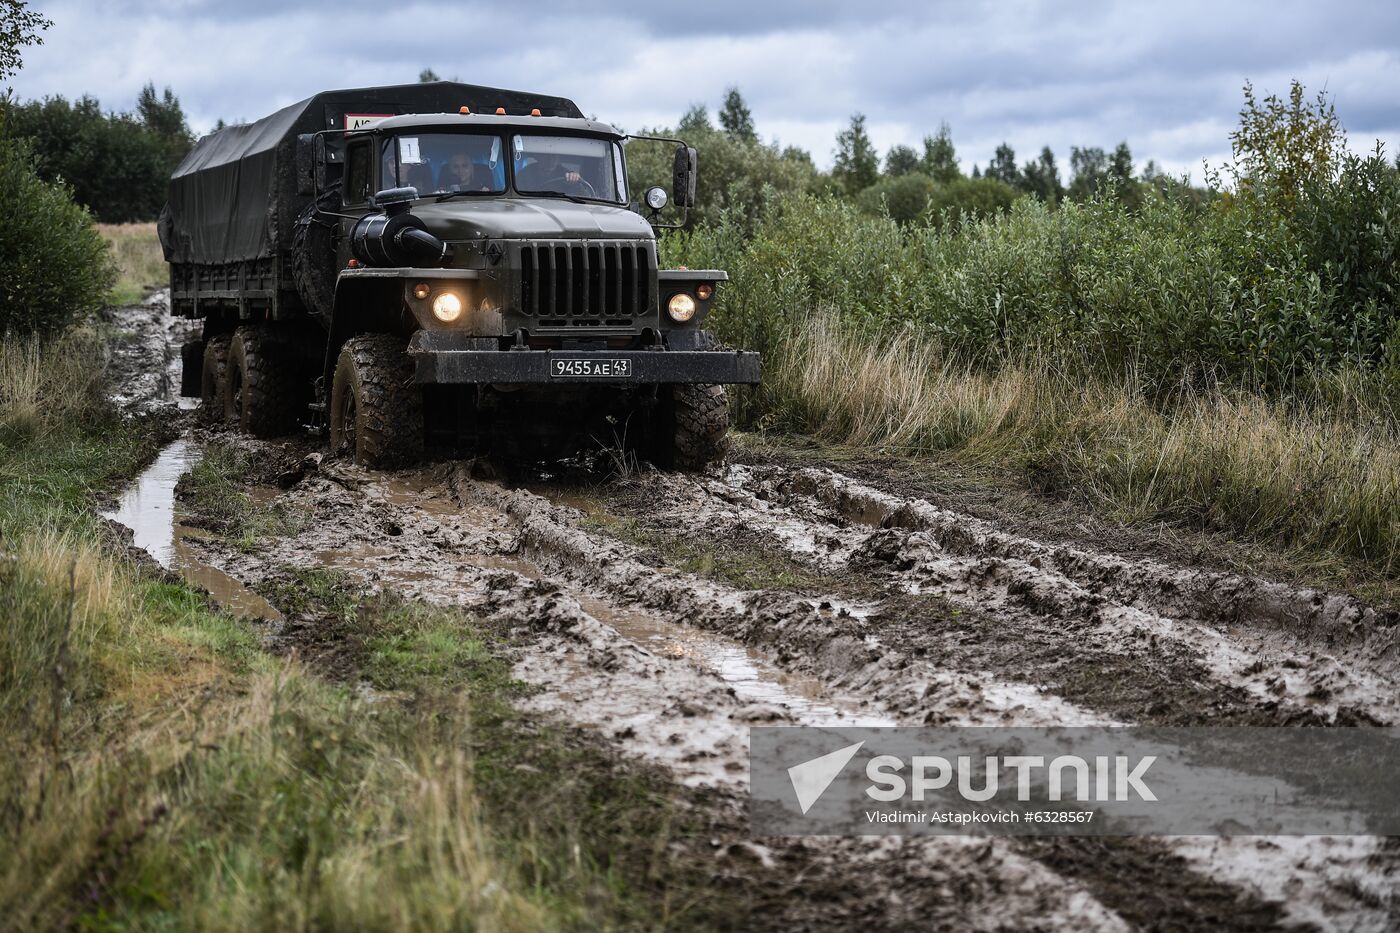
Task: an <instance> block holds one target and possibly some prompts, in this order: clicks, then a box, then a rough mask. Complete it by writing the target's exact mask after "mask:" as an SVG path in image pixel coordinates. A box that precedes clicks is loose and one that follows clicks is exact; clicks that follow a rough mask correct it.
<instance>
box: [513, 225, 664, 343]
mask: <svg viewBox="0 0 1400 933" xmlns="http://www.w3.org/2000/svg"><path fill="white" fill-rule="evenodd" d="M651 256H652V254H651V247H650V245H649V244H638V243H548V244H537V245H532V246H524V247H521V249H520V310H521V312H522V313H524V314H527V315H529V316H531V317H533V318H535V319H536V322H537V324H538V326H539V327H541V328H554V327H568V328H573V327H632V326H633V325H634V324H635V323H636V319H637V318H638V317H641V316H643V315H645V314H647V313H648V311H650V310H651V309H650V308H649V307H648V305H649V304H650V301H651V292H652V288H651V283H652V278H653V268H652V266H653V262H652V258H651Z"/></svg>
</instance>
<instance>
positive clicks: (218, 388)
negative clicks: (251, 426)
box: [199, 334, 233, 424]
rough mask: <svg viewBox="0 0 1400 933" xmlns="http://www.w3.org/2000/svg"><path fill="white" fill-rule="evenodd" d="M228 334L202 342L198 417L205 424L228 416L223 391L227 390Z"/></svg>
mask: <svg viewBox="0 0 1400 933" xmlns="http://www.w3.org/2000/svg"><path fill="white" fill-rule="evenodd" d="M232 342H233V338H232V337H231V336H229V335H228V334H220V335H219V336H217V337H210V338H209V340H208V341H207V342H205V344H204V362H203V363H202V365H201V366H200V371H199V417H200V420H201V421H203V422H204V423H205V424H218V423H220V422H221V421H225V420H227V418H228V411H227V406H228V403H227V401H226V400H225V396H224V393H225V392H227V391H228V348H229V344H230V343H232Z"/></svg>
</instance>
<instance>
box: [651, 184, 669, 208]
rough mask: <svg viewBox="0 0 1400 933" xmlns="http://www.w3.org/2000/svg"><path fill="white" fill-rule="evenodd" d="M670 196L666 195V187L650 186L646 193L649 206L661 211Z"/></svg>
mask: <svg viewBox="0 0 1400 933" xmlns="http://www.w3.org/2000/svg"><path fill="white" fill-rule="evenodd" d="M669 200H670V198H668V197H667V196H666V189H665V188H648V189H647V193H646V201H647V207H649V208H651V209H652V210H654V211H659V210H661V209H662V208H663V207H665V206H666V202H667V201H669Z"/></svg>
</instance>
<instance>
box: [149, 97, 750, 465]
mask: <svg viewBox="0 0 1400 933" xmlns="http://www.w3.org/2000/svg"><path fill="white" fill-rule="evenodd" d="M629 138H630V139H638V138H637V137H627V136H625V135H624V134H622V133H620V132H619V131H618V130H616V129H615V128H613V127H612V126H609V125H607V124H604V123H600V122H598V121H595V120H589V119H585V118H584V117H583V116H582V114H581V113H579V111H578V108H577V107H576V106H575V105H574V104H573V103H572V102H571V101H568V100H565V99H563V98H555V97H547V96H543V95H534V94H527V93H522V92H515V91H506V90H501V89H496V88H484V87H478V86H474V85H465V84H458V83H455V82H433V83H430V84H422V85H405V86H401V87H390V88H369V89H361V90H353V91H335V92H326V93H324V94H319V95H317V96H315V97H312V98H309V99H308V100H306V101H302V102H300V103H298V104H294V105H292V106H291V107H288V108H284V109H283V110H281V111H278V113H276V114H273V115H271V116H269V117H267V118H264V119H263V120H260V121H258V122H257V123H254V124H248V125H246V126H238V127H230V128H228V129H225V130H222V131H220V132H219V133H217V134H214V135H213V136H210V137H205V138H204V139H203V140H201V141H200V142H199V143H198V144H197V145H196V146H195V148H194V150H193V151H192V152H191V153H190V155H189V157H188V158H186V159H185V161H184V162H183V163H182V164H181V165H180V166H179V168H177V169H176V172H175V174H174V176H173V177H172V180H171V189H170V201H169V204H168V205H167V208H166V211H165V212H164V213H163V215H162V218H161V223H160V232H161V239H162V243H163V245H164V248H165V253H166V259H167V261H168V262H170V264H171V308H172V312H173V313H175V314H178V315H184V316H188V317H195V318H201V319H202V320H203V332H202V335H201V339H200V340H198V341H193V342H191V344H189V345H187V346H186V347H185V348H184V352H183V356H184V364H185V370H184V380H183V390H184V391H185V392H186V393H187V394H191V395H193V394H198V395H200V396H201V398H202V400H203V410H204V411H205V413H206V417H208V418H210V419H211V420H230V421H234V422H236V424H237V425H238V427H239V428H241V429H242V430H245V431H248V432H250V433H253V434H256V435H262V436H273V435H278V434H284V433H288V432H291V431H295V430H297V429H298V428H299V427H301V426H303V425H306V426H310V427H311V428H313V429H316V430H322V431H324V432H325V433H327V434H328V435H329V438H330V443H331V445H332V447H333V449H335V450H337V451H340V452H345V453H349V454H353V456H354V457H355V458H356V459H357V460H359V461H360V462H363V463H366V464H369V465H375V466H387V465H393V464H397V463H405V462H411V461H413V460H415V459H417V458H419V457H421V456H422V454H423V452H424V450H425V447H428V446H431V447H433V448H436V449H447V450H451V451H454V452H457V453H462V452H467V453H473V454H476V453H487V452H489V453H505V454H521V455H525V456H531V457H539V456H546V457H562V456H568V455H570V454H572V453H575V452H577V451H578V450H580V449H582V448H585V447H588V446H603V447H608V448H613V449H619V448H620V449H625V450H628V451H632V452H635V453H636V454H637V455H639V456H641V457H644V458H646V459H649V460H651V461H652V462H654V463H656V464H658V465H660V466H663V467H666V468H676V469H700V468H703V467H704V466H705V465H707V464H708V463H710V462H712V461H714V460H715V459H717V458H718V457H720V456H721V455H722V453H723V451H724V448H725V434H726V431H727V427H728V409H727V402H726V397H725V389H724V386H725V385H729V384H754V383H757V382H758V380H759V375H760V363H759V359H758V356H757V354H754V353H746V352H741V351H735V350H728V349H723V348H721V347H719V346H718V345H717V344H716V341H715V340H714V338H713V336H712V335H711V334H710V332H709V331H708V330H707V329H706V328H705V326H704V325H705V319H706V316H707V315H708V314H709V312H710V309H711V306H712V304H713V302H714V297H715V293H716V290H717V289H718V288H719V287H721V285H722V283H723V282H724V281H725V280H726V278H727V277H726V275H725V273H724V272H722V271H719V270H713V269H711V270H686V269H675V270H662V269H660V268H658V263H657V251H656V232H655V231H656V228H657V227H660V226H666V225H667V224H665V223H663V222H662V217H663V216H666V215H665V214H663V211H664V209H665V208H666V207H667V206H668V202H670V206H672V207H675V208H679V209H681V210H684V209H685V208H686V207H688V206H690V205H691V204H693V201H694V191H695V178H696V153H695V150H694V149H691V148H690V147H688V146H686V145H685V144H684V143H681V142H680V141H678V140H654V139H646V141H645V142H640V143H634V144H636V145H643V144H645V145H656V144H675V145H676V150H675V157H674V169H673V173H672V174H673V177H672V186H671V191H670V192H667V191H666V190H665V189H663V188H659V187H656V188H651V189H649V190H648V191H646V192H645V193H644V194H643V195H642V196H641V197H639V198H637V199H636V200H635V201H634V200H632V199H631V198H630V197H629V188H628V182H627V166H626V146H625V145H624V143H625V142H627V140H628V139H629Z"/></svg>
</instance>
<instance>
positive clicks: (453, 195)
mask: <svg viewBox="0 0 1400 933" xmlns="http://www.w3.org/2000/svg"><path fill="white" fill-rule="evenodd" d="M504 193H505V192H503V191H447V192H444V193H442V194H440V195H438V196H437V200H439V201H446V200H447V199H448V198H458V197H461V196H462V195H464V194H487V195H490V194H504Z"/></svg>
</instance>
